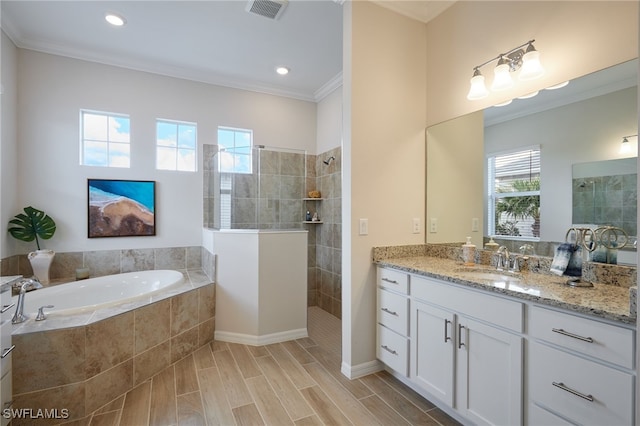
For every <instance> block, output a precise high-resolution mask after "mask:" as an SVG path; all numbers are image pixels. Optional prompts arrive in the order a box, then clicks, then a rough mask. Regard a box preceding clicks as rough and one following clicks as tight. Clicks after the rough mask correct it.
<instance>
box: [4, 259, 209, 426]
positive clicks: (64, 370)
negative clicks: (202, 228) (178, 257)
mask: <svg viewBox="0 0 640 426" xmlns="http://www.w3.org/2000/svg"><path fill="white" fill-rule="evenodd" d="M183 273H184V275H185V284H184V285H182V286H181V287H180V288H178V289H176V290H174V291H170V292H169V293H166V294H162V295H159V296H157V297H155V298H154V299H153V300H152V301H137V302H132V303H126V304H122V305H118V306H113V307H109V308H104V309H101V310H96V311H92V312H87V313H82V314H78V315H73V316H66V317H59V318H56V317H55V316H54V315H51V316H50V317H49V318H48V319H47V320H45V321H42V322H38V323H36V322H34V320H33V319H30V320H28V321H27V322H26V323H23V324H20V325H15V326H14V331H13V336H12V337H13V344H15V345H16V349H15V351H14V352H13V361H12V362H13V366H12V371H13V406H12V408H13V409H21V408H27V409H28V408H30V409H33V410H37V409H45V408H46V409H50V410H51V409H57V410H58V412H61V410H63V409H65V411H66V412H68V419H67V420H71V419H80V418H83V417H85V416H87V415H89V414H91V413H92V412H94V411H96V410H98V409H100V408H101V407H102V406H104V405H105V404H108V403H109V402H111V401H112V400H114V399H116V398H117V397H119V396H120V395H123V394H125V393H126V392H127V391H129V390H131V389H133V388H134V387H135V386H137V385H138V384H140V383H142V382H144V381H146V380H148V379H149V378H150V377H152V376H153V375H155V374H156V373H158V372H160V371H162V370H163V369H165V368H166V367H168V366H169V365H171V364H172V363H174V362H176V361H178V360H179V359H181V358H183V357H185V356H187V355H189V354H191V353H192V352H194V351H195V350H196V349H198V348H199V347H201V346H203V345H205V344H207V343H209V342H211V341H212V340H213V336H214V331H215V284H214V283H212V282H211V280H210V279H209V278H208V277H207V275H206V274H204V273H203V271H202V270H189V271H183ZM27 297H28V294H27ZM67 410H68V411H67ZM25 421H26V422H28V423H29V424H32V423H33V419H29V420H25ZM25 421H21V420H20V419H17V418H14V419H13V420H12V424H13V425H14V426H15V425H19V424H27V423H25ZM47 421H49V422H50V420H47ZM43 424H44V423H43Z"/></svg>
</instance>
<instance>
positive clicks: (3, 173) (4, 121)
mask: <svg viewBox="0 0 640 426" xmlns="http://www.w3.org/2000/svg"><path fill="white" fill-rule="evenodd" d="M0 33H1V34H2V47H1V52H2V60H1V61H0V64H1V68H2V69H1V70H0V82H1V83H2V90H3V93H2V95H0V99H1V104H0V110H1V114H0V127H1V130H2V135H1V137H2V139H1V143H0V188H1V191H2V196H1V197H0V224H3V225H2V227H1V228H0V229H2V232H0V258H2V257H5V254H6V253H7V237H8V233H7V232H5V228H4V224H6V223H7V222H8V221H9V220H10V219H11V217H12V216H13V215H14V214H15V211H16V209H17V208H18V206H17V202H18V201H17V193H18V188H17V185H16V181H17V174H18V153H17V145H16V140H17V139H16V138H17V129H16V126H17V117H16V105H17V102H18V93H17V90H16V87H17V78H18V70H17V66H18V65H17V64H18V59H17V49H16V47H15V46H14V44H13V43H12V42H11V40H10V39H9V37H7V36H6V35H5V33H4V32H3V31H0Z"/></svg>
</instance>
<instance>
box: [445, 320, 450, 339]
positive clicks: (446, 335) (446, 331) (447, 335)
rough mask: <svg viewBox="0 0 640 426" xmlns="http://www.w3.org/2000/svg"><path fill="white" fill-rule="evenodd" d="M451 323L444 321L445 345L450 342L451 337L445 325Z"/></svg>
mask: <svg viewBox="0 0 640 426" xmlns="http://www.w3.org/2000/svg"><path fill="white" fill-rule="evenodd" d="M450 322H451V321H449V320H448V319H446V318H445V319H444V342H445V343H447V342H448V341H449V340H451V337H449V328H448V327H447V324H449V323H450Z"/></svg>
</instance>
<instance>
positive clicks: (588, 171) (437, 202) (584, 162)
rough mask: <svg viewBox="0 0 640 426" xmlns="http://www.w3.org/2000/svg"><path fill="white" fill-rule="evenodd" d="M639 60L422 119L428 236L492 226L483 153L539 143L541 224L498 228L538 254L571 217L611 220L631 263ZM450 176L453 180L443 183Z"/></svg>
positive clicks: (558, 237) (456, 238) (447, 236)
mask: <svg viewBox="0 0 640 426" xmlns="http://www.w3.org/2000/svg"><path fill="white" fill-rule="evenodd" d="M637 69H638V61H637V60H633V61H629V62H626V63H623V64H619V65H616V66H613V67H610V68H607V69H604V70H601V71H598V72H596V73H593V74H589V75H586V76H583V77H581V78H578V79H575V80H572V81H571V82H569V84H568V85H567V86H566V87H563V88H558V89H555V90H542V91H540V93H539V94H538V95H537V96H534V97H532V98H529V99H514V100H513V102H512V103H511V104H509V105H506V106H501V107H497V106H495V107H490V108H488V109H486V110H484V111H479V112H477V113H473V114H469V115H467V116H463V117H459V118H456V119H454V120H450V121H448V122H445V123H441V124H438V125H435V126H432V127H430V128H428V129H427V197H426V199H427V217H426V221H427V233H426V240H427V242H428V243H458V242H462V241H464V240H465V237H466V236H472V237H473V239H474V241H475V242H476V244H478V245H480V244H482V243H483V240H486V238H488V237H489V230H491V231H492V232H491V234H494V235H495V234H496V233H497V231H496V229H495V226H492V224H491V222H490V221H494V220H495V212H492V213H491V214H489V213H488V209H487V208H486V206H488V205H490V201H489V196H488V194H489V189H488V188H489V184H488V181H489V180H488V178H487V170H488V167H489V166H488V164H489V161H488V158H489V157H491V156H493V155H504V154H508V153H512V152H518V151H521V150H527V149H536V148H539V151H540V160H539V161H540V163H539V164H540V166H539V181H538V185H539V194H540V196H539V210H538V211H539V217H538V218H537V219H535V220H536V221H538V220H539V229H536V231H535V235H531V236H514V235H510V236H508V237H504V238H505V239H507V240H510V241H513V244H512V247H517V246H518V245H523V241H527V242H532V243H535V246H536V248H537V253H538V254H541V255H551V256H552V255H553V250H554V248H555V246H556V245H557V244H558V243H560V242H563V241H565V238H566V234H567V230H568V229H569V228H571V227H572V226H584V227H597V226H603V225H611V226H616V227H620V228H623V229H624V230H625V232H626V233H627V234H628V235H629V237H630V243H629V244H628V245H627V247H626V249H631V250H632V252H631V253H629V256H624V255H623V256H619V263H631V264H635V262H636V260H635V250H633V246H634V244H633V243H634V242H635V241H636V236H637V229H636V226H637V225H636V223H637V218H636V210H637V209H636V198H637V188H636V182H637V178H636V176H637V174H636V173H637V172H636V170H635V169H636V164H637V161H636V156H637V149H638V138H637V134H638V129H637V116H638V115H637V111H638V107H637ZM625 136H627V140H628V141H629V142H628V147H629V148H630V151H626V152H625V151H623V150H621V145H622V141H623V137H625ZM469 157H473V158H469ZM447 182H453V183H452V185H451V186H450V187H449V188H448V189H446V187H447V185H446V183H447ZM455 182H457V183H455ZM528 189H531V188H528ZM489 216H492V217H489ZM529 219H531V218H529ZM523 220H524V219H523V218H514V222H523ZM447 221H452V222H453V223H447ZM476 224H479V225H480V226H476ZM537 225H538V224H536V225H535V226H537ZM518 226H523V224H522V223H519V224H518ZM526 226H532V224H527V225H526ZM500 232H506V231H500Z"/></svg>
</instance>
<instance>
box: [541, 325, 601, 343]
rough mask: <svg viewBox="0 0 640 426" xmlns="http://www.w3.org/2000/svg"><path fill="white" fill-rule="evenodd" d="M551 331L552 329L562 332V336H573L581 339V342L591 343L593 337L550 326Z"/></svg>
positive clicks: (555, 331)
mask: <svg viewBox="0 0 640 426" xmlns="http://www.w3.org/2000/svg"><path fill="white" fill-rule="evenodd" d="M551 331H553V332H554V333H558V334H562V335H563V336H568V337H573V338H574V339H578V340H582V341H583V342H589V343H593V339H592V338H591V337H582V336H579V335H577V334H573V333H569V332H568V331H564V330H563V329H561V328H552V329H551Z"/></svg>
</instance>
